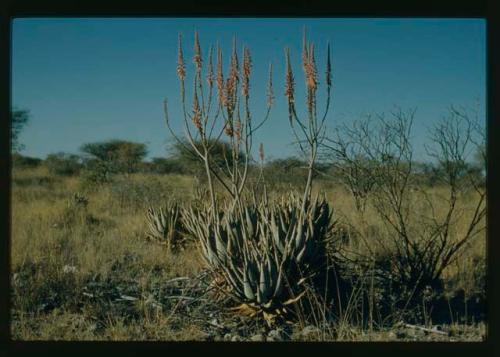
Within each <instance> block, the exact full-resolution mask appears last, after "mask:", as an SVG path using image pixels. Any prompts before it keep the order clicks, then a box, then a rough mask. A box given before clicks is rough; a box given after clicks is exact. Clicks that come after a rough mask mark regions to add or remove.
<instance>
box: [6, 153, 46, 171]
mask: <svg viewBox="0 0 500 357" xmlns="http://www.w3.org/2000/svg"><path fill="white" fill-rule="evenodd" d="M41 163H42V159H39V158H37V157H29V156H24V155H21V154H19V153H13V154H12V165H13V166H14V167H20V168H29V167H37V166H39V165H40V164H41Z"/></svg>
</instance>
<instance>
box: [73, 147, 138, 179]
mask: <svg viewBox="0 0 500 357" xmlns="http://www.w3.org/2000/svg"><path fill="white" fill-rule="evenodd" d="M80 150H81V151H82V152H84V153H85V154H87V155H89V156H90V163H92V162H94V163H98V164H99V165H100V166H101V167H103V168H105V169H106V171H107V172H109V173H132V172H135V171H136V170H137V167H138V164H139V163H140V162H141V161H142V160H143V159H144V157H145V156H146V154H147V152H148V151H147V148H146V145H145V144H143V143H135V142H131V141H125V140H109V141H105V142H96V143H87V144H84V145H82V147H81V148H80Z"/></svg>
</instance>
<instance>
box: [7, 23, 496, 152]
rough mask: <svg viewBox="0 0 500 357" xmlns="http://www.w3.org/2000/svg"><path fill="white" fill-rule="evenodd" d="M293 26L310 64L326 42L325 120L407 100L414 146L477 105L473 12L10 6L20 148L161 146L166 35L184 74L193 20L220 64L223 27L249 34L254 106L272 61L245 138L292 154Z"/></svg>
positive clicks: (167, 75) (296, 61)
mask: <svg viewBox="0 0 500 357" xmlns="http://www.w3.org/2000/svg"><path fill="white" fill-rule="evenodd" d="M304 26H306V27H307V29H308V37H309V39H310V40H311V41H313V42H315V44H316V48H317V50H318V51H317V53H316V61H317V63H318V73H319V74H320V76H322V75H323V73H324V65H325V50H326V43H327V41H328V40H330V41H331V43H332V66H333V86H334V97H333V110H332V111H330V117H329V119H328V126H329V127H330V128H333V127H334V126H335V125H336V123H339V122H342V121H349V120H353V119H355V118H357V117H359V116H360V115H362V114H363V113H370V112H389V111H390V110H391V109H393V108H394V106H395V105H397V106H400V107H402V108H403V109H404V108H410V107H416V108H417V114H416V118H415V131H414V134H415V137H414V140H415V141H414V142H415V146H416V150H417V155H419V154H422V153H423V150H422V142H423V138H424V135H425V133H426V128H428V127H429V126H431V125H432V124H433V123H434V122H435V121H436V120H437V119H439V118H440V117H441V116H443V115H445V114H446V111H447V108H448V107H449V106H450V105H452V104H453V105H462V106H466V107H473V106H475V105H476V103H477V102H478V101H479V103H480V107H481V110H482V113H484V108H485V77H486V70H485V57H486V34H485V26H486V22H485V21H484V20H481V19H308V18H295V19H272V18H257V19H250V18H238V19H231V18H206V19H202V18H185V19H175V18H154V19H153V18H151V19H150V18H113V19H106V18H93V19H84V18H57V19H56V18H32V19H29V18H26V19H23V18H19V19H15V20H14V21H13V23H12V28H13V31H12V104H13V105H14V106H17V107H19V108H25V109H29V110H30V112H31V121H30V123H29V125H28V126H27V127H26V128H25V130H24V131H23V133H22V134H21V136H20V141H21V142H22V143H23V144H24V145H25V149H24V150H23V151H22V153H23V154H25V155H29V156H35V157H41V158H44V157H45V156H46V155H47V154H49V153H54V152H59V151H64V152H72V153H78V149H79V147H80V146H81V144H83V143H87V142H94V141H102V140H107V139H113V138H117V139H126V140H132V141H138V142H144V143H147V144H148V148H149V151H150V154H149V157H150V158H151V157H157V156H165V155H166V146H168V143H169V142H171V141H172V139H171V138H170V136H169V133H168V131H167V129H166V127H165V124H164V117H163V109H162V102H163V99H164V98H165V97H167V98H168V100H169V103H170V116H171V119H172V120H174V121H176V122H177V124H175V125H174V126H176V127H177V128H178V131H179V132H181V128H182V127H181V121H180V115H181V111H180V108H179V107H177V106H176V105H175V103H178V100H179V83H178V79H177V76H176V61H177V35H178V33H179V32H182V33H183V35H184V39H185V42H184V54H185V57H186V59H187V60H188V67H187V69H188V75H189V73H190V72H191V73H192V71H193V67H192V65H191V58H192V41H193V33H194V29H195V28H196V29H197V30H198V31H199V33H200V41H201V46H202V51H203V55H204V57H205V59H206V53H207V51H208V47H209V45H210V44H211V43H215V42H216V41H219V43H220V44H221V45H222V47H223V51H224V62H225V63H226V64H227V63H228V60H229V54H230V49H231V39H232V37H233V35H235V36H236V38H237V42H238V45H239V46H240V51H239V52H240V53H241V46H242V45H243V44H246V45H248V46H249V48H250V51H251V55H252V60H253V68H252V70H253V73H252V78H251V87H252V88H251V89H252V91H251V105H252V108H253V115H254V117H255V118H258V117H259V115H262V113H263V112H264V108H265V87H266V80H267V79H266V77H267V68H268V64H269V62H272V63H273V66H274V83H273V84H274V91H275V97H276V105H275V106H274V107H273V110H272V113H271V118H270V120H269V122H268V123H267V124H266V125H265V126H264V127H263V129H262V130H261V131H260V132H258V134H257V137H256V139H255V141H256V142H257V143H258V142H263V143H264V146H265V148H266V155H267V157H269V158H272V157H274V158H278V157H285V156H288V155H292V154H294V153H295V151H294V148H293V147H292V146H291V145H290V142H291V140H292V135H291V132H290V129H289V127H288V117H287V107H286V99H285V97H284V95H283V92H284V54H283V53H284V52H283V49H284V47H285V46H289V47H290V49H291V56H292V65H293V68H294V74H295V79H296V83H297V86H298V87H299V88H302V87H303V83H304V80H303V71H302V67H301V64H300V56H301V41H302V29H303V27H304ZM320 81H321V77H320ZM320 85H321V83H320ZM320 88H321V87H320ZM299 98H300V99H298V100H299V101H301V100H302V99H301V98H303V97H299ZM483 115H484V114H483ZM255 146H257V145H255Z"/></svg>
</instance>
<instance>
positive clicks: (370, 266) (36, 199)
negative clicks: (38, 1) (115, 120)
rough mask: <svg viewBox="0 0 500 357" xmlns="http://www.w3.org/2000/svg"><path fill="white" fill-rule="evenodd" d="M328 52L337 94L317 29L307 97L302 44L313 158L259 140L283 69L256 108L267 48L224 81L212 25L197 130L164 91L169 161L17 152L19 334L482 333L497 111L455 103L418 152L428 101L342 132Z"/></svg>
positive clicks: (328, 337) (275, 337)
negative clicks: (419, 114) (418, 154)
mask: <svg viewBox="0 0 500 357" xmlns="http://www.w3.org/2000/svg"><path fill="white" fill-rule="evenodd" d="M327 52H328V55H327V58H326V61H325V68H326V69H325V72H324V73H325V74H324V76H322V77H321V84H322V85H321V87H320V79H319V77H320V76H319V75H318V74H317V72H318V71H317V66H316V60H315V57H314V53H315V48H314V45H313V44H312V43H309V42H308V41H307V39H306V38H305V37H304V43H303V53H302V62H303V69H304V74H305V96H306V97H305V99H300V100H298V99H297V98H296V97H295V96H296V90H295V86H296V83H295V78H294V73H293V69H292V66H291V61H290V56H291V55H292V54H291V53H290V51H289V50H288V49H286V50H285V61H286V73H285V78H286V88H285V97H284V100H286V102H287V104H288V118H280V119H279V120H284V121H285V122H288V125H289V128H290V133H291V135H292V138H293V141H294V143H295V144H296V146H297V149H298V152H297V156H296V157H290V158H287V159H280V160H272V161H269V160H267V159H266V152H265V148H264V146H263V145H262V144H260V145H258V146H257V145H255V141H256V136H257V135H258V132H259V131H261V130H265V124H266V122H267V121H268V120H274V119H271V118H272V107H273V104H274V102H275V101H276V100H278V99H276V98H275V95H274V89H273V82H272V78H273V70H272V66H270V67H269V81H268V83H267V85H266V93H267V100H266V102H265V103H262V105H263V106H264V108H265V115H264V117H262V118H258V117H254V116H253V115H252V110H251V109H252V107H251V105H250V100H249V98H250V92H251V91H250V78H251V67H252V62H251V57H250V51H249V49H248V48H246V47H244V48H243V53H242V63H241V65H240V62H239V58H238V54H237V52H236V45H234V47H233V51H232V53H231V56H230V62H229V66H228V67H229V69H228V73H227V74H224V73H223V69H222V68H223V66H222V50H221V48H219V47H216V48H213V47H210V49H209V51H208V56H207V57H208V59H207V63H206V65H205V62H204V60H202V53H201V49H200V44H199V40H198V36H197V35H196V36H195V46H194V57H193V64H194V73H193V82H194V83H193V87H192V91H187V90H186V84H185V81H186V65H185V60H184V53H183V51H182V40H181V37H179V53H178V67H177V75H178V77H179V81H180V88H181V103H178V104H176V105H180V106H181V107H182V108H183V112H184V116H183V118H182V119H181V120H182V121H183V122H184V124H185V125H184V127H185V128H186V131H185V135H183V136H181V135H180V134H179V133H177V132H175V130H174V129H173V126H172V125H171V124H172V123H171V118H170V117H169V115H168V112H169V105H168V102H167V101H166V100H165V103H164V104H165V121H166V125H167V128H168V130H169V131H170V134H171V137H172V150H171V154H170V155H169V156H168V157H164V158H153V159H152V160H150V161H145V157H146V155H147V147H146V145H145V144H142V143H134V142H129V141H125V140H110V141H107V142H97V143H88V144H84V145H83V146H82V147H81V155H76V154H66V153H57V154H52V155H49V156H48V157H47V158H46V159H45V160H41V159H35V158H29V157H25V156H22V155H21V154H19V153H18V152H16V153H14V154H13V156H12V162H13V169H12V207H11V214H12V220H11V222H12V225H11V227H12V234H11V283H12V289H11V301H12V306H11V308H12V320H11V334H12V337H13V339H16V340H205V341H219V340H220V341H286V340H293V341H345V340H356V341H361V340H363V341H380V340H387V341H392V340H403V341H411V340H429V341H430V340H443V341H453V340H455V341H480V340H482V339H484V337H485V334H486V331H485V330H486V327H485V313H486V311H485V302H486V300H485V294H486V291H485V274H486V261H485V243H486V239H485V232H486V222H485V214H486V202H485V200H486V189H485V162H486V155H485V151H484V147H485V146H484V142H485V137H484V135H485V134H484V128H483V127H482V126H481V125H480V120H478V118H477V117H474V115H472V114H471V113H469V112H468V111H467V110H465V109H457V108H450V110H449V114H448V116H446V117H445V118H443V119H442V120H441V121H439V122H437V123H436V125H435V126H434V127H433V128H431V129H430V130H429V136H428V138H427V141H426V142H427V146H426V151H427V153H428V156H429V160H428V161H427V162H419V161H417V160H416V159H415V158H414V147H413V144H412V128H413V121H414V115H415V111H414V110H402V109H398V108H397V109H395V110H394V111H392V112H391V113H389V114H388V115H382V114H379V115H373V116H368V117H365V118H360V119H357V120H353V121H352V122H351V123H350V124H345V125H336V124H335V120H334V118H333V119H332V118H331V117H330V114H329V112H330V109H331V108H330V107H331V105H332V104H331V102H332V101H333V99H332V70H331V59H330V49H329V46H328V51H327ZM214 67H215V68H214ZM252 86H253V84H252ZM255 86H256V87H258V86H260V84H259V83H256V84H255ZM320 88H321V89H324V91H325V92H324V95H322V96H321V97H322V98H325V99H324V100H325V102H324V103H319V102H318V98H319V96H318V95H317V91H318V90H319V89H320ZM259 90H260V88H259ZM188 92H189V97H190V98H191V99H190V100H189V99H188ZM280 97H281V96H280ZM279 100H281V99H279ZM299 102H301V103H302V102H304V103H305V106H304V107H303V108H302V105H298V103H299ZM23 113H26V112H23ZM16 115H20V114H16ZM23 115H24V114H23ZM26 118H27V117H26ZM26 118H24V119H26ZM24 119H23V120H24ZM276 120H278V119H276ZM26 121H27V119H26V120H24V123H25V122H26ZM327 123H328V125H329V126H330V127H333V129H334V130H333V131H327V128H326V124H327ZM16 135H17V134H16ZM16 145H19V143H17V144H16ZM17 147H19V146H17ZM15 150H16V151H17V150H18V149H17V148H16V149H15Z"/></svg>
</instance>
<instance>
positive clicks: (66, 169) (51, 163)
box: [45, 152, 82, 176]
mask: <svg viewBox="0 0 500 357" xmlns="http://www.w3.org/2000/svg"><path fill="white" fill-rule="evenodd" d="M45 165H46V166H47V168H48V169H49V171H50V173H52V174H54V175H60V176H72V175H76V174H78V173H79V172H80V169H81V168H82V164H81V159H80V157H79V156H78V155H74V154H67V153H63V152H59V153H56V154H50V155H48V156H47V158H46V159H45Z"/></svg>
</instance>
